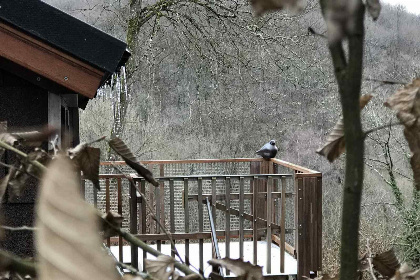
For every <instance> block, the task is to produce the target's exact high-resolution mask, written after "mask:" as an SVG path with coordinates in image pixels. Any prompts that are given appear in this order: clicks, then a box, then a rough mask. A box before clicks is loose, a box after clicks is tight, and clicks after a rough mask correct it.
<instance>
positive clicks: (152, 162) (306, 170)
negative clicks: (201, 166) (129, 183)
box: [101, 158, 320, 173]
mask: <svg viewBox="0 0 420 280" xmlns="http://www.w3.org/2000/svg"><path fill="white" fill-rule="evenodd" d="M264 161H267V160H265V159H263V158H225V159H186V160H141V161H140V163H142V164H150V165H159V164H163V165H164V164H188V163H217V162H264ZM270 161H271V162H274V163H276V164H279V165H281V166H284V167H287V168H291V169H294V170H296V171H299V172H303V173H320V172H318V171H316V170H312V169H309V168H306V167H303V166H300V165H297V164H294V163H291V162H287V161H284V160H280V159H276V158H272V159H270ZM113 164H115V165H126V163H125V162H124V161H103V162H101V165H104V166H107V165H113Z"/></svg>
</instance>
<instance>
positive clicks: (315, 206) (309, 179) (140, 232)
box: [93, 158, 322, 279]
mask: <svg viewBox="0 0 420 280" xmlns="http://www.w3.org/2000/svg"><path fill="white" fill-rule="evenodd" d="M142 163H143V164H145V165H146V166H147V167H148V168H149V169H151V170H152V171H153V172H154V174H155V178H156V179H157V180H158V181H159V182H160V186H159V187H154V186H152V185H151V184H148V183H147V182H146V181H145V180H144V179H143V178H141V177H138V176H136V175H131V176H132V178H133V179H134V180H135V181H136V184H137V185H136V186H126V187H124V186H125V185H126V183H127V182H126V179H125V178H124V176H121V175H115V174H102V175H101V176H100V177H101V181H102V182H103V185H104V189H105V207H103V208H104V209H103V210H104V211H109V210H110V209H112V208H114V209H117V211H118V212H119V213H122V208H123V207H124V206H123V205H122V201H123V199H122V196H123V193H124V192H127V193H129V197H130V207H129V209H130V211H129V212H130V214H129V228H130V231H131V233H133V234H135V235H136V236H137V237H138V238H139V239H141V240H143V241H145V242H148V243H150V244H152V243H153V244H155V245H153V246H155V247H156V249H157V250H158V251H162V252H165V251H164V250H167V249H165V248H167V246H169V245H167V242H166V244H165V240H167V239H168V238H167V236H166V235H165V234H164V233H163V232H162V230H161V228H160V227H159V225H158V224H157V223H156V222H155V220H158V221H159V222H160V224H161V225H164V226H165V229H166V230H167V231H169V232H171V234H172V238H173V240H174V242H175V243H176V248H182V252H183V253H182V254H181V255H182V256H183V257H185V258H186V259H187V260H193V261H194V263H195V262H196V264H195V265H194V266H195V267H197V268H198V269H199V270H201V271H205V267H206V264H207V262H206V260H207V258H210V257H208V256H207V255H206V249H205V248H207V247H208V246H210V247H211V246H212V245H211V243H207V242H208V240H210V238H211V237H212V234H211V231H210V229H209V228H208V226H206V222H205V221H208V215H207V213H206V211H207V210H206V209H207V208H206V206H205V204H203V203H205V201H206V199H209V201H210V204H211V206H210V207H211V214H212V216H213V217H215V219H214V224H215V225H214V226H215V234H216V238H217V240H219V246H218V247H219V248H220V251H222V252H224V253H223V255H225V256H227V257H231V258H237V257H242V258H244V259H247V260H250V261H251V263H254V264H259V265H262V266H264V270H265V273H266V274H267V275H271V276H273V275H285V274H290V275H293V273H292V272H294V271H295V270H294V269H296V271H295V272H294V274H297V276H298V279H302V276H309V275H310V272H311V271H312V272H315V273H317V272H318V271H321V270H322V174H321V173H319V172H317V171H314V170H311V169H308V168H305V167H301V166H297V165H295V164H292V163H288V162H285V161H281V160H278V159H271V160H269V161H267V160H263V159H258V158H253V159H210V160H209V159H198V160H180V161H168V160H158V161H144V162H142ZM110 164H111V163H109V162H104V163H102V167H105V168H106V167H107V166H109V165H110ZM114 164H118V165H121V166H122V167H123V166H124V163H123V162H115V163H114ZM233 171H235V172H236V173H235V172H233ZM197 172H205V173H197ZM227 172H229V173H227ZM156 174H159V176H156ZM112 184H114V185H116V186H117V187H116V188H115V193H112V192H111V191H110V190H111V188H110V186H111V185H112ZM93 192H94V193H93V203H94V204H95V205H97V204H98V193H97V192H96V191H93ZM140 192H141V193H143V194H144V197H145V198H147V204H148V206H146V203H145V201H144V200H143V198H142V197H141V195H140ZM111 204H116V205H111ZM152 216H154V217H153V218H151V217H152ZM238 240H239V241H238ZM116 241H117V242H116ZM221 241H223V243H220V242H221ZM114 243H115V244H119V246H118V248H117V249H118V250H117V249H115V248H113V250H117V251H116V252H115V253H116V256H117V257H118V258H123V260H124V262H127V260H126V259H125V257H124V256H125V255H127V254H128V253H127V248H128V247H125V246H123V240H122V239H121V237H120V238H117V239H113V244H114ZM180 243H182V244H180ZM274 243H276V244H278V245H279V246H276V245H274ZM107 244H108V246H110V245H111V239H108V240H107ZM273 246H274V247H273ZM168 248H170V246H169V247H168ZM250 248H251V249H250ZM180 250H181V249H180ZM277 251H278V260H277V259H276V257H275V256H276V254H277V253H276V252H277ZM213 252H214V250H213ZM139 254H140V256H141V257H140V258H139ZM168 254H171V255H174V254H173V253H171V251H170V250H169V251H168ZM263 255H264V256H263ZM129 256H130V258H129V260H130V261H129V262H131V261H132V265H133V266H138V265H139V264H140V267H143V266H142V259H144V258H145V257H146V255H145V254H143V252H140V251H139V250H137V248H134V247H132V248H131V249H130V254H129ZM292 256H293V257H294V258H295V262H294V264H295V265H290V263H291V262H290V260H289V261H287V259H288V258H289V257H292ZM213 257H215V255H213ZM293 257H292V258H293ZM294 267H295V268H294ZM291 268H292V270H290V269H291Z"/></svg>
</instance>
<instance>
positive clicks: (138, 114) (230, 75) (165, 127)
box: [46, 0, 420, 272]
mask: <svg viewBox="0 0 420 280" xmlns="http://www.w3.org/2000/svg"><path fill="white" fill-rule="evenodd" d="M46 2H48V3H50V4H52V5H54V6H56V7H58V8H60V9H62V10H64V11H66V12H68V13H70V14H71V15H73V16H76V17H78V18H80V19H82V20H84V21H87V22H89V23H90V24H92V25H94V26H95V27H98V28H100V29H102V30H103V31H105V32H108V33H110V34H113V35H114V36H116V37H118V38H120V39H123V40H125V41H128V43H129V46H130V51H131V52H132V57H131V59H130V63H129V65H128V66H127V69H126V71H125V73H121V74H120V76H118V77H114V79H113V81H112V83H111V85H108V86H107V87H105V88H104V89H103V90H102V91H100V92H99V93H98V96H97V98H96V99H94V100H92V101H90V102H89V104H88V106H87V108H86V110H85V111H81V123H80V129H81V137H82V140H83V141H90V140H93V139H96V138H98V137H100V136H103V135H105V136H111V134H113V135H118V136H120V137H121V138H122V139H124V140H125V141H126V143H129V144H130V146H131V147H132V150H133V151H134V152H135V154H136V156H138V158H140V159H141V160H146V159H193V158H231V157H255V151H256V150H258V149H259V148H260V147H261V146H262V145H263V144H264V143H266V142H268V141H269V140H270V139H276V140H277V146H278V147H279V153H278V155H277V158H280V159H283V160H286V161H290V162H293V163H296V164H300V165H303V166H306V167H308V168H312V169H315V170H319V171H321V172H322V173H323V186H324V189H323V191H324V194H323V214H324V215H323V217H324V221H323V240H324V245H323V248H324V271H325V272H336V271H337V269H338V250H339V243H340V242H339V241H340V232H339V228H340V216H339V215H338V213H340V207H341V198H342V195H341V194H342V184H343V180H344V171H343V168H344V160H343V158H344V157H345V155H343V156H342V157H341V158H340V159H339V160H337V161H335V162H334V163H329V162H328V161H327V160H326V159H325V158H324V157H321V156H320V155H318V154H316V150H317V149H318V148H320V147H321V146H322V145H323V143H324V142H325V139H326V136H327V135H328V133H329V132H330V131H331V129H332V128H333V126H334V125H335V123H336V122H337V121H338V119H339V118H340V113H341V107H340V103H339V95H338V90H337V85H336V82H335V77H334V73H333V67H332V63H331V60H330V56H329V51H328V47H327V40H326V38H325V36H324V34H325V32H326V26H325V23H324V20H323V19H322V15H321V12H320V7H319V6H318V1H308V4H307V6H306V8H305V9H304V11H303V12H302V13H299V14H296V15H295V14H290V13H289V14H287V13H284V12H280V13H270V14H268V15H264V16H262V17H260V18H257V17H255V16H254V15H253V14H252V11H251V8H250V7H249V5H248V3H247V2H246V1H225V2H226V6H223V7H219V8H218V10H217V11H214V10H213V11H212V10H210V9H208V8H206V7H201V6H200V7H196V6H195V7H191V5H175V6H174V7H172V8H173V9H171V8H169V9H167V10H163V11H162V12H160V14H158V15H156V16H154V17H153V18H152V19H151V20H148V21H146V22H141V23H138V22H137V23H136V24H137V26H138V25H139V24H141V28H138V30H134V31H133V22H132V21H130V20H132V19H133V17H132V13H133V11H130V9H129V8H128V7H129V4H128V3H126V2H128V1H113V0H48V1H46ZM156 3H157V1H153V0H148V1H143V4H142V5H144V6H147V5H155V4H156ZM308 28H311V29H312V30H313V31H315V33H316V34H314V33H313V32H309V31H308ZM366 28H367V32H366V47H365V57H364V77H365V80H364V81H363V85H362V93H363V94H372V95H373V99H372V100H371V102H370V103H369V105H368V106H366V108H365V109H364V110H363V124H364V129H365V130H368V129H371V128H374V127H377V126H381V125H386V124H389V123H393V122H395V121H396V118H395V116H394V113H393V112H391V110H389V109H387V108H384V106H383V103H384V101H385V99H386V98H387V97H389V96H390V95H391V94H392V93H393V92H395V90H396V89H397V88H399V87H400V85H398V83H408V82H411V80H412V79H413V78H414V77H418V76H419V74H420V56H419V51H420V17H419V16H416V15H413V14H410V13H408V12H407V11H406V10H404V8H403V7H401V6H388V5H383V8H382V11H381V15H380V17H379V18H378V20H377V21H375V22H374V21H372V20H371V19H370V18H367V19H366ZM380 81H392V82H395V83H397V85H396V84H390V83H383V82H380ZM102 150H106V149H102ZM103 159H104V160H105V159H112V155H111V154H110V155H103ZM365 162H366V166H365V170H366V171H365V172H366V175H365V187H364V197H363V202H362V218H361V219H362V220H361V237H362V240H361V245H362V246H364V245H365V244H366V239H367V238H369V240H370V243H371V246H372V250H374V251H376V252H381V251H384V250H387V249H389V248H390V247H395V248H396V249H397V252H398V254H399V257H400V258H402V259H403V258H405V257H406V253H407V252H406V248H404V246H403V245H401V243H403V242H401V240H399V237H400V236H401V234H402V230H401V227H402V225H401V221H400V218H399V213H398V210H397V209H396V207H395V186H394V185H395V184H396V185H397V186H398V188H399V189H400V190H401V191H402V194H403V196H404V198H407V200H406V201H408V202H407V203H409V201H410V199H409V198H410V196H412V192H411V189H412V187H411V186H412V179H411V178H412V174H411V169H410V168H409V149H408V147H407V145H406V142H405V139H404V137H403V135H402V128H401V127H399V126H389V127H388V128H385V129H382V130H380V131H377V132H374V133H371V134H370V135H369V137H368V139H367V142H366V159H365ZM391 174H392V175H391ZM390 176H392V177H393V178H394V179H395V184H394V185H392V184H391V183H390V182H391V178H390ZM417 244H418V243H417ZM419 246H420V245H419ZM362 251H363V250H362Z"/></svg>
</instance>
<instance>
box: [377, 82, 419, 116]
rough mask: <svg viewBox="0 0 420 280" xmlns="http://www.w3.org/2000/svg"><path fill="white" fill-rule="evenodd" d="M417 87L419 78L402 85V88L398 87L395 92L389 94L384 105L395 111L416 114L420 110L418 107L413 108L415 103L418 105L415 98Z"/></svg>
mask: <svg viewBox="0 0 420 280" xmlns="http://www.w3.org/2000/svg"><path fill="white" fill-rule="evenodd" d="M419 89H420V78H417V79H415V80H414V81H413V82H412V83H411V84H408V85H406V86H404V87H403V88H402V89H399V90H398V91H397V92H396V93H394V94H393V95H392V96H390V97H389V98H388V99H387V100H386V102H385V104H384V105H385V106H386V107H389V108H391V109H392V110H395V111H397V112H404V113H408V114H416V113H417V114H418V113H419V112H420V108H415V105H417V106H418V105H419V102H418V101H417V102H416V98H417V99H418V97H417V93H418V92H419Z"/></svg>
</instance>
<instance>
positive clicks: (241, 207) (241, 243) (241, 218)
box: [239, 177, 245, 259]
mask: <svg viewBox="0 0 420 280" xmlns="http://www.w3.org/2000/svg"><path fill="white" fill-rule="evenodd" d="M244 200H245V199H244V177H240V178H239V258H241V259H243V258H244Z"/></svg>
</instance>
